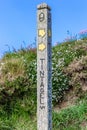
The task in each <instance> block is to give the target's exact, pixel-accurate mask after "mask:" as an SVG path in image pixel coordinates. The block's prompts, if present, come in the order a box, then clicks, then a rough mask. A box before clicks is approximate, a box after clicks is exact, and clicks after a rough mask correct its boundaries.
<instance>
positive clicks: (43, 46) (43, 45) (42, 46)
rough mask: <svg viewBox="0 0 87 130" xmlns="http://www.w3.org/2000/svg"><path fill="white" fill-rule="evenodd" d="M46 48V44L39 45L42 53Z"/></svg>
mask: <svg viewBox="0 0 87 130" xmlns="http://www.w3.org/2000/svg"><path fill="white" fill-rule="evenodd" d="M45 48H46V46H45V44H44V43H40V44H39V50H40V51H43V50H44V49H45Z"/></svg>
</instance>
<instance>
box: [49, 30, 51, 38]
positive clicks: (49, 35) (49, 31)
mask: <svg viewBox="0 0 87 130" xmlns="http://www.w3.org/2000/svg"><path fill="white" fill-rule="evenodd" d="M48 36H49V37H51V30H50V29H49V30H48Z"/></svg>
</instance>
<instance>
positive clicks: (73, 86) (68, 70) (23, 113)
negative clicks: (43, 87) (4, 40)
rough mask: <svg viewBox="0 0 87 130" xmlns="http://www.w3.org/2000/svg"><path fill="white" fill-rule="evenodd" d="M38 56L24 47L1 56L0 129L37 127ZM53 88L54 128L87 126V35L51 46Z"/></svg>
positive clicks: (75, 129) (69, 129)
mask: <svg viewBox="0 0 87 130" xmlns="http://www.w3.org/2000/svg"><path fill="white" fill-rule="evenodd" d="M36 57H37V55H36V49H21V50H19V51H17V52H16V51H14V52H12V53H6V54H5V55H4V57H3V58H2V59H1V60H0V130H21V129H22V130H28V129H29V130H36V122H37V121H36V105H37V103H36V101H37V85H36V68H37V63H36V60H37V59H36ZM52 92H53V96H52V100H53V130H78V129H80V130H86V129H87V125H86V124H87V39H83V40H79V41H71V42H65V43H62V44H60V45H57V46H55V47H53V48H52ZM67 95H68V96H67ZM71 98H72V99H74V101H73V103H71V104H70V100H72V99H71ZM69 99H70V100H69ZM66 102H68V104H70V105H69V106H67V107H65V108H64V107H61V106H62V105H63V106H64V104H65V103H66ZM59 107H60V109H59Z"/></svg>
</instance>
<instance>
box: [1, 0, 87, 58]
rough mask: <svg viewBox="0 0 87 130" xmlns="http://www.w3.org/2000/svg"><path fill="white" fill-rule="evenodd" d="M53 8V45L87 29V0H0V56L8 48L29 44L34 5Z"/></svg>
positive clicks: (32, 27)
mask: <svg viewBox="0 0 87 130" xmlns="http://www.w3.org/2000/svg"><path fill="white" fill-rule="evenodd" d="M43 2H45V3H47V4H48V5H49V6H50V7H51V8H52V35H53V37H52V44H53V45H54V44H55V43H56V42H58V41H63V40H64V39H65V38H66V37H67V30H69V31H70V33H72V35H74V34H77V33H79V32H80V31H81V30H84V29H87V0H0V56H1V55H2V54H3V52H5V51H8V46H9V47H10V49H12V47H14V48H17V49H18V48H20V47H21V45H22V46H23V47H24V46H25V47H26V46H29V45H30V44H31V43H33V42H34V39H35V37H36V29H37V28H36V27H37V23H36V22H37V21H36V16H37V15H36V11H37V5H38V4H41V3H43Z"/></svg>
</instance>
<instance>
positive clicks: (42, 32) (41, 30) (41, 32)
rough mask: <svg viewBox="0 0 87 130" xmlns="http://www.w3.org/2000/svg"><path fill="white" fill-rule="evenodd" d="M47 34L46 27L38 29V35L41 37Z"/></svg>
mask: <svg viewBox="0 0 87 130" xmlns="http://www.w3.org/2000/svg"><path fill="white" fill-rule="evenodd" d="M45 34H46V32H45V29H39V30H38V35H39V37H44V36H45Z"/></svg>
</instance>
